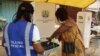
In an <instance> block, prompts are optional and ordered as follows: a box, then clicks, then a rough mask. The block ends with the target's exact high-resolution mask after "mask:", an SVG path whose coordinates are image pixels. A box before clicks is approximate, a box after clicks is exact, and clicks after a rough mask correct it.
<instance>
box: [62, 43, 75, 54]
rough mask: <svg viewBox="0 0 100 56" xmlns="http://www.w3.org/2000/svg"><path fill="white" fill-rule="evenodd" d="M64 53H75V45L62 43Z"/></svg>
mask: <svg viewBox="0 0 100 56" xmlns="http://www.w3.org/2000/svg"><path fill="white" fill-rule="evenodd" d="M63 51H64V52H65V53H75V43H74V42H64V49H63Z"/></svg>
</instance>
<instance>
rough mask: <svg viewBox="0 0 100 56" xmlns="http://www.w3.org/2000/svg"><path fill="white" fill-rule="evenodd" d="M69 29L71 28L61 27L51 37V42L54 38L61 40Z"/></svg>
mask: <svg viewBox="0 0 100 56" xmlns="http://www.w3.org/2000/svg"><path fill="white" fill-rule="evenodd" d="M67 29H69V26H66V25H61V26H60V27H59V28H58V29H57V30H56V31H55V32H54V33H53V34H52V35H51V36H50V40H51V39H53V38H57V39H58V38H59V37H60V36H61V34H62V33H63V32H65V31H66V30H67Z"/></svg>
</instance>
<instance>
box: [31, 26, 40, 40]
mask: <svg viewBox="0 0 100 56" xmlns="http://www.w3.org/2000/svg"><path fill="white" fill-rule="evenodd" d="M38 40H40V33H39V30H38V28H37V26H36V25H34V29H33V37H32V41H38Z"/></svg>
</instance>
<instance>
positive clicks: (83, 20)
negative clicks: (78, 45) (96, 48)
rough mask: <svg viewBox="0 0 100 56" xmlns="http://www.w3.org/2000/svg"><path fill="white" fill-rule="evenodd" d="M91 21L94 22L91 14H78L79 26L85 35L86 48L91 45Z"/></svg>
mask: <svg viewBox="0 0 100 56" xmlns="http://www.w3.org/2000/svg"><path fill="white" fill-rule="evenodd" d="M91 21H92V13H91V12H78V14H77V25H78V27H79V29H80V31H81V33H82V35H83V42H84V45H85V48H89V44H90V39H91V37H90V33H91V31H90V30H91Z"/></svg>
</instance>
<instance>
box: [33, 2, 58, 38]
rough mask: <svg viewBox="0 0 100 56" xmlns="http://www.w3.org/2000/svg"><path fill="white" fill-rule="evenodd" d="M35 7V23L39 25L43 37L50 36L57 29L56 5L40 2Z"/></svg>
mask: <svg viewBox="0 0 100 56" xmlns="http://www.w3.org/2000/svg"><path fill="white" fill-rule="evenodd" d="M34 9H35V12H34V14H35V16H34V23H35V24H36V25H37V26H38V28H39V31H40V35H41V37H49V36H50V35H51V34H52V33H53V32H54V31H55V27H54V26H55V24H56V23H55V19H56V18H55V11H56V5H55V4H51V3H40V2H38V3H35V7H34Z"/></svg>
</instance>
